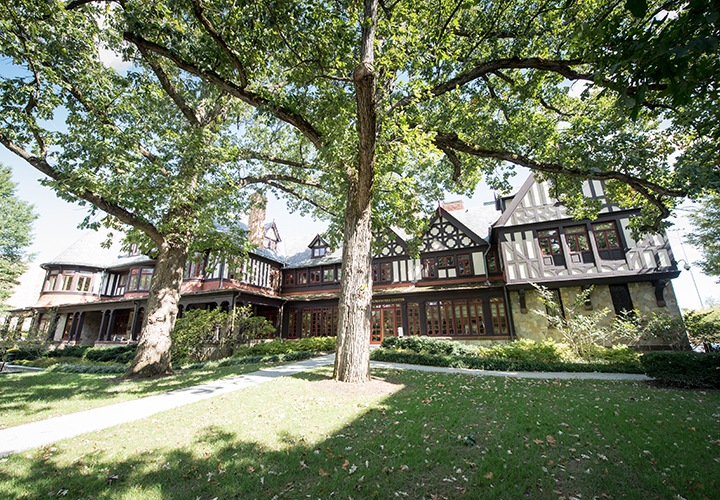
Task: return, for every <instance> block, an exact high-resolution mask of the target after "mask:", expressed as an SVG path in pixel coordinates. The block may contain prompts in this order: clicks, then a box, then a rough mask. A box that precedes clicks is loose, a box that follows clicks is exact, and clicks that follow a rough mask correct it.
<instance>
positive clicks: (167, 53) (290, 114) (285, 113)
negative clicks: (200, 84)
mask: <svg viewBox="0 0 720 500" xmlns="http://www.w3.org/2000/svg"><path fill="white" fill-rule="evenodd" d="M123 38H124V39H125V40H126V41H128V42H130V43H132V44H134V45H135V46H137V47H138V48H141V47H142V48H144V49H146V50H149V51H151V52H154V53H155V54H157V55H159V56H161V57H164V58H165V59H167V60H169V61H172V62H173V63H174V64H175V65H176V66H177V67H178V68H180V69H182V70H183V71H187V72H188V73H190V74H192V75H195V76H197V77H199V78H202V79H203V80H205V81H208V82H210V83H213V84H215V85H216V86H217V87H218V88H219V89H220V90H222V91H223V92H225V93H226V94H228V95H230V96H233V97H235V98H237V99H240V100H241V101H242V102H244V103H246V104H249V105H250V106H252V107H254V108H262V109H263V110H264V111H267V112H269V113H271V114H272V115H274V116H275V117H276V118H278V119H279V120H282V121H284V122H285V123H288V124H290V125H292V126H293V127H295V128H296V129H298V130H299V131H300V132H301V133H302V134H303V135H304V136H305V137H306V138H307V139H308V140H309V141H310V142H312V143H313V145H315V147H316V148H318V149H321V148H322V147H323V145H324V141H325V139H324V138H323V136H322V134H320V132H318V131H317V130H315V128H314V127H313V126H312V125H311V124H310V123H309V122H308V121H307V120H306V119H305V118H304V117H303V116H301V115H299V114H298V113H295V112H294V111H291V110H289V109H287V108H284V107H282V106H278V105H276V104H273V103H272V102H271V101H270V100H268V99H266V98H264V97H262V96H260V95H258V94H256V93H255V92H252V91H250V90H247V89H245V88H242V87H239V86H237V85H236V84H234V83H232V82H230V81H228V80H226V79H224V78H223V77H221V76H220V75H219V74H217V73H216V72H215V71H213V70H205V69H201V68H200V67H198V66H197V65H196V64H193V63H191V62H189V61H186V60H185V59H183V58H181V57H180V56H179V55H178V54H176V53H175V52H173V51H171V50H169V49H167V48H166V47H163V46H161V45H158V44H156V43H154V42H151V41H149V40H146V39H144V38H143V37H141V36H138V35H136V34H135V33H133V32H129V31H126V32H125V33H123Z"/></svg>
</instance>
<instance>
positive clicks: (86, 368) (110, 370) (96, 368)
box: [46, 363, 127, 375]
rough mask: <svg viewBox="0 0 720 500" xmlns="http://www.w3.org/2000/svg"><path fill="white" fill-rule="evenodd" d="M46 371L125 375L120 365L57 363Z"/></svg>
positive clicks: (123, 367) (125, 367)
mask: <svg viewBox="0 0 720 500" xmlns="http://www.w3.org/2000/svg"><path fill="white" fill-rule="evenodd" d="M46 371H51V372H61V373H99V374H106V375H110V374H118V373H125V372H126V371H127V366H120V365H69V364H66V363H58V364H56V365H53V366H51V367H50V368H47V369H46Z"/></svg>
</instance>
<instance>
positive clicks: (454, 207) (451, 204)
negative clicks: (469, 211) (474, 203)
mask: <svg viewBox="0 0 720 500" xmlns="http://www.w3.org/2000/svg"><path fill="white" fill-rule="evenodd" d="M441 206H442V208H443V209H444V210H445V211H447V212H457V211H458V210H463V209H464V208H465V207H464V206H463V202H462V200H456V201H443V202H442V203H441Z"/></svg>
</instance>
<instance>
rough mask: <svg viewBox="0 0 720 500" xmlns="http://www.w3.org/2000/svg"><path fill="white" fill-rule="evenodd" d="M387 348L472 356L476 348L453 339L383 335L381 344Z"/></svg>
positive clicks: (476, 352)
mask: <svg viewBox="0 0 720 500" xmlns="http://www.w3.org/2000/svg"><path fill="white" fill-rule="evenodd" d="M381 346H382V347H384V348H387V349H406V350H409V351H413V352H416V353H426V354H433V355H435V354H445V355H455V356H473V355H475V356H476V355H477V354H478V348H477V347H474V346H468V345H465V344H461V343H460V342H456V341H453V340H443V339H434V338H430V337H418V336H411V337H385V338H384V339H383V341H382V344H381Z"/></svg>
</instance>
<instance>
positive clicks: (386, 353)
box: [370, 348, 643, 374]
mask: <svg viewBox="0 0 720 500" xmlns="http://www.w3.org/2000/svg"><path fill="white" fill-rule="evenodd" d="M370 359H372V360H373V361H387V362H390V363H407V364H413V365H425V366H442V367H447V368H470V369H474V370H497V371H526V372H602V373H640V374H641V373H643V371H642V369H641V368H640V365H639V364H638V363H625V364H612V365H610V364H603V363H568V362H548V361H537V360H514V359H500V358H482V357H470V356H453V355H444V354H435V355H433V354H421V353H414V352H402V351H391V350H388V349H382V348H381V349H375V350H373V351H371V352H370Z"/></svg>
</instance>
